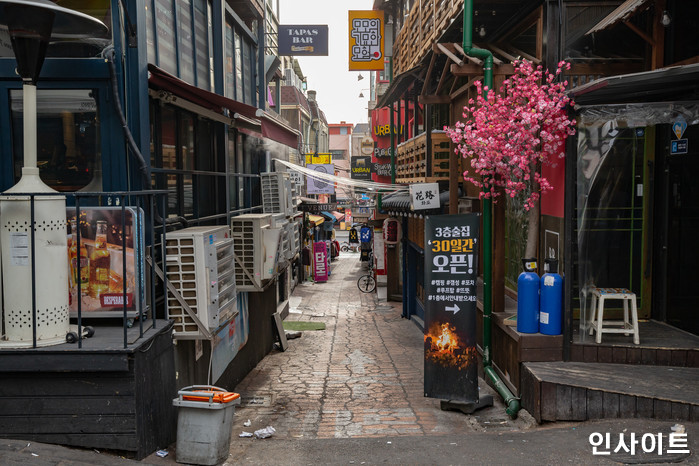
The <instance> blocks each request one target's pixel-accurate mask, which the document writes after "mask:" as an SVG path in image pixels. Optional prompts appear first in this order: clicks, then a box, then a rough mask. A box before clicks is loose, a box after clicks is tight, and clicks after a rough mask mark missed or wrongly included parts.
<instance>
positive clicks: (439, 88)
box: [435, 60, 463, 94]
mask: <svg viewBox="0 0 699 466" xmlns="http://www.w3.org/2000/svg"><path fill="white" fill-rule="evenodd" d="M451 66H458V65H451ZM462 66H463V65H462ZM447 71H449V60H447V61H445V62H444V68H443V69H442V76H440V77H439V84H437V90H436V91H435V94H439V93H440V92H441V91H442V87H444V83H445V82H446V80H447V75H448V74H449V73H447Z"/></svg>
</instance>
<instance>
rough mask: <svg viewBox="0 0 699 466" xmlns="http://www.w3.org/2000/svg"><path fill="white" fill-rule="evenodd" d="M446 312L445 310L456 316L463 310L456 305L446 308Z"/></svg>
mask: <svg viewBox="0 0 699 466" xmlns="http://www.w3.org/2000/svg"><path fill="white" fill-rule="evenodd" d="M444 310H445V311H449V312H453V313H454V314H456V313H457V312H459V311H460V310H461V309H460V308H459V306H457V305H456V304H454V305H453V306H447V307H445V308H444Z"/></svg>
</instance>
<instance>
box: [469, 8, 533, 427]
mask: <svg viewBox="0 0 699 466" xmlns="http://www.w3.org/2000/svg"><path fill="white" fill-rule="evenodd" d="M462 45H463V49H464V52H465V53H466V55H469V56H472V57H477V58H482V59H483V60H484V65H483V78H484V79H483V81H484V87H485V88H484V89H483V96H484V97H485V98H486V100H487V98H488V92H489V91H490V89H492V88H493V54H492V52H490V51H489V50H484V49H479V48H476V47H474V46H473V0H464V30H463V44H462ZM483 181H484V183H485V185H484V187H483V188H484V189H488V188H489V186H488V184H487V180H485V179H484V180H483ZM492 227H493V201H492V199H483V370H484V372H485V375H486V376H487V378H488V379H490V381H491V382H492V383H493V386H494V387H495V389H496V390H497V391H498V393H499V394H500V396H502V398H503V401H504V402H505V404H506V405H507V408H506V409H505V412H506V413H507V414H508V415H510V417H512V418H516V417H517V413H518V412H519V410H520V408H521V407H520V405H519V400H518V399H517V398H516V397H515V396H514V395H513V394H512V392H510V390H509V389H508V388H507V386H506V385H505V384H504V383H503V381H502V380H501V379H500V377H499V376H498V374H497V373H496V372H495V370H494V369H493V367H492V355H491V350H490V348H491V325H492V313H493V303H492V295H493V231H492Z"/></svg>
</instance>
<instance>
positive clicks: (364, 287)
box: [357, 275, 376, 293]
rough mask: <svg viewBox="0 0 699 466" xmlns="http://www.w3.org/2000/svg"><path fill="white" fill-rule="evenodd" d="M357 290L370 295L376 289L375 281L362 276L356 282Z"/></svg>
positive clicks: (370, 276)
mask: <svg viewBox="0 0 699 466" xmlns="http://www.w3.org/2000/svg"><path fill="white" fill-rule="evenodd" d="M357 288H359V291H361V292H362V293H371V292H372V291H374V289H375V288H376V280H375V279H374V277H373V276H372V275H362V276H361V277H359V280H357Z"/></svg>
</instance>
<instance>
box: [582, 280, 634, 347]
mask: <svg viewBox="0 0 699 466" xmlns="http://www.w3.org/2000/svg"><path fill="white" fill-rule="evenodd" d="M590 293H591V294H592V306H591V307H592V315H591V316H590V335H592V332H593V331H597V337H596V338H595V341H596V342H597V343H602V334H603V333H623V334H624V335H628V334H629V333H632V334H633V342H634V343H635V344H637V345H638V344H640V342H641V341H640V338H639V336H638V310H637V308H636V294H635V293H632V292H631V291H630V290H627V289H626V288H596V287H592V288H590ZM609 299H621V300H622V301H624V320H608V321H606V322H604V302H605V301H606V300H609ZM598 301H599V304H598ZM629 301H631V322H629ZM603 324H604V326H603ZM607 325H609V326H612V328H609V327H607ZM619 326H621V327H619Z"/></svg>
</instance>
